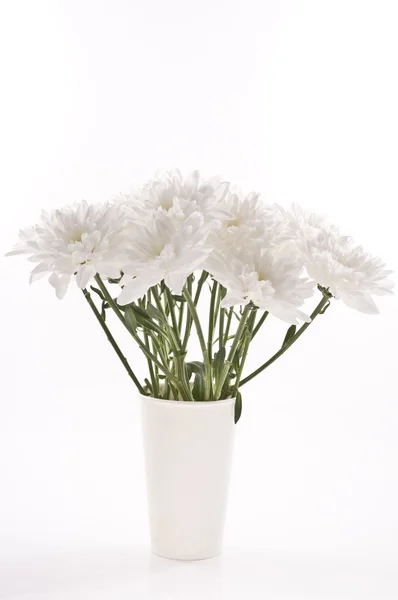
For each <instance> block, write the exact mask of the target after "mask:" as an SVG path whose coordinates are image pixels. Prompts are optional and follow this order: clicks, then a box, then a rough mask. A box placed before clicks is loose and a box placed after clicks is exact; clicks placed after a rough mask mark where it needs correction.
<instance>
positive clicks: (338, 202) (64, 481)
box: [0, 0, 398, 600]
mask: <svg viewBox="0 0 398 600" xmlns="http://www.w3.org/2000/svg"><path fill="white" fill-rule="evenodd" d="M0 22H1V24H0V28H1V32H0V45H1V50H0V55H1V61H2V71H1V83H2V92H1V95H0V102H1V114H0V118H1V154H2V155H1V165H2V169H1V170H2V176H1V182H0V185H1V202H2V209H3V210H2V217H1V220H0V228H1V237H0V240H1V253H4V252H6V251H7V250H8V249H9V248H10V247H11V246H12V245H13V243H14V242H15V241H16V238H17V232H18V228H19V227H20V226H27V225H30V224H32V223H34V222H35V220H36V218H37V216H38V214H39V211H40V209H41V208H42V207H46V208H48V207H57V206H60V205H63V204H65V203H69V202H73V201H76V200H80V199H81V198H83V197H84V198H86V199H87V200H89V201H96V200H102V199H106V198H108V197H109V196H110V195H112V194H113V193H114V192H117V191H120V190H122V189H126V188H128V186H129V185H130V184H131V183H133V182H136V181H138V182H141V181H143V180H144V179H145V178H146V177H149V176H151V175H152V174H153V172H154V171H155V170H156V169H157V168H170V167H173V166H178V167H179V168H180V169H181V170H183V171H184V172H187V171H188V170H192V169H194V168H199V169H201V170H203V172H204V173H205V174H206V175H209V176H210V175H212V174H214V173H220V174H222V176H223V177H224V178H225V179H229V180H232V181H234V182H236V183H238V184H240V185H242V186H243V188H244V189H246V190H250V189H256V190H261V191H263V193H264V198H265V199H266V200H268V201H276V202H280V203H282V204H284V205H285V206H286V205H288V204H289V203H290V202H291V201H293V200H294V201H298V202H300V203H302V204H303V205H305V206H307V207H310V208H314V209H316V210H318V211H321V212H326V213H327V214H329V216H330V217H331V219H332V220H334V221H335V222H337V223H340V224H341V225H342V226H343V229H344V230H345V231H347V233H351V234H353V235H354V236H356V238H357V239H358V241H359V242H360V243H363V244H364V245H365V246H366V247H367V248H369V250H370V251H371V252H373V253H375V254H376V255H380V256H382V257H384V259H385V260H386V261H387V263H388V266H389V267H390V268H393V269H395V270H397V268H398V261H397V242H396V219H397V215H398V212H397V197H398V180H397V173H396V171H397V160H398V142H397V139H398V117H397V114H398V111H397V107H398V78H397V57H398V36H397V30H398V5H397V3H396V2H395V0H392V1H391V2H389V1H388V0H373V1H367V0H358V1H355V0H335V1H334V2H329V1H326V0H312V1H311V0H298V1H289V0H281V1H277V0H263V1H261V0H258V1H255V0H245V1H238V0H229V1H222V0H200V1H190V0H185V1H184V0H168V1H167V2H166V1H162V0H146V1H143V0H135V1H134V0H125V1H123V0H113V1H94V0H93V1H90V0H80V1H78V0H69V1H68V0H63V1H62V0H54V1H47V2H46V1H44V0H35V1H34V2H31V1H28V0H26V1H25V2H23V1H18V0H15V1H11V0H8V1H7V0H3V2H2V3H1V15H0ZM28 268H29V265H28V264H27V263H26V262H25V261H24V259H23V258H20V259H18V258H17V259H11V258H7V259H1V281H2V284H1V286H2V293H1V296H0V303H1V306H0V315H1V321H0V339H1V343H0V351H1V359H0V368H1V380H0V381H1V406H0V485H1V492H0V506H1V514H0V525H1V528H0V531H1V539H0V554H1V558H2V567H1V572H0V597H1V598H6V599H8V598H19V597H21V598H23V599H24V600H46V599H50V600H53V599H57V600H70V599H73V600H77V599H80V598H81V599H84V600H90V599H91V598H93V599H94V598H95V600H102V599H106V600H116V599H117V600H123V599H124V598H138V599H141V598H143V599H145V598H162V599H163V598H173V599H180V598H181V599H184V600H185V599H191V598H204V597H205V598H207V599H210V600H212V599H213V598H214V599H221V598H228V599H230V598H235V597H236V598H248V599H257V598H258V599H261V600H264V599H268V598H270V599H271V598H272V599H273V598H284V599H286V598H288V599H290V598H292V599H295V600H296V599H301V598H314V599H317V600H320V599H321V600H323V599H326V598H333V599H335V598H336V599H337V598H338V599H339V600H340V599H346V598H347V599H357V598H358V599H360V600H363V599H366V598H375V599H376V598H377V599H378V600H384V599H387V598H388V599H390V598H391V599H393V598H394V599H396V598H397V597H398V573H397V571H398V510H397V507H398V470H397V459H398V436H397V431H398V403H397V400H398V398H397V339H398V318H397V314H398V310H397V309H398V307H397V302H396V299H395V298H393V299H383V298H382V299H381V301H380V303H379V304H380V308H381V315H380V316H376V317H368V316H366V315H361V314H359V313H355V312H354V311H351V310H349V309H348V308H345V307H344V306H343V305H341V304H339V303H337V302H334V303H333V306H332V307H331V308H330V309H329V310H328V311H327V313H326V314H325V315H324V316H322V317H320V318H319V320H317V322H316V323H314V325H313V326H311V328H310V330H309V331H308V332H307V333H306V335H305V336H304V337H303V338H302V339H301V340H300V342H298V343H297V345H295V347H294V348H293V349H292V350H291V351H290V352H289V353H288V354H287V355H285V356H284V357H283V358H282V359H281V360H279V361H278V362H277V363H276V364H275V365H273V366H272V368H270V369H269V370H268V371H267V372H266V373H264V374H263V376H262V377H260V378H259V379H257V380H256V381H255V382H253V383H250V384H249V385H247V387H246V388H244V389H243V390H242V391H243V392H244V393H243V398H244V408H243V415H242V419H241V421H240V423H239V426H238V436H237V446H236V453H235V464H234V472H233V480H232V486H231V494H230V505H229V514H228V522H227V529H226V537H225V552H224V555H223V556H222V557H220V558H217V559H214V560H211V561H205V562H203V563H195V564H182V563H174V562H170V561H165V560H162V559H157V558H155V557H150V555H149V550H148V531H147V522H146V500H145V487H144V479H143V464H142V451H141V438H140V423H139V410H138V402H137V400H136V398H135V392H134V389H133V387H132V385H131V383H130V381H129V380H128V378H127V376H126V375H125V373H124V371H123V369H122V367H121V366H120V364H119V363H118V360H117V358H116V356H114V355H113V353H112V350H111V348H110V347H108V344H107V342H106V340H105V339H104V338H103V337H102V336H103V334H102V332H101V330H100V328H99V327H98V326H97V324H96V323H95V322H94V320H93V317H92V315H91V313H89V311H88V307H87V306H86V303H85V302H84V300H83V298H82V297H81V294H80V293H79V292H78V290H77V289H73V290H71V292H70V293H68V295H67V297H66V298H65V300H64V301H62V302H59V301H58V300H56V298H55V295H54V293H53V290H52V289H51V288H50V287H49V286H48V284H46V283H45V282H40V283H38V284H35V285H34V286H32V287H29V286H28V283H27V279H28ZM116 330H117V327H116ZM284 331H285V329H284V327H283V324H279V323H278V322H271V323H270V324H269V325H267V328H265V329H264V332H263V335H262V336H258V340H257V343H256V346H255V348H254V349H253V351H252V357H251V360H250V362H249V367H250V366H251V367H254V366H256V365H258V364H259V363H260V361H261V362H263V361H262V360H261V359H262V357H266V356H268V355H269V354H272V351H273V350H274V349H276V348H277V347H278V344H279V343H280V340H281V338H282V336H283V335H284ZM260 338H261V339H260ZM121 340H122V344H124V347H125V349H126V352H127V353H128V354H129V356H130V357H131V358H132V359H133V360H134V361H136V362H138V361H139V360H140V359H139V357H138V356H137V352H136V350H135V349H134V348H131V347H130V346H129V348H130V350H129V349H128V347H127V345H128V344H129V341H128V340H127V339H125V338H123V337H122V338H121Z"/></svg>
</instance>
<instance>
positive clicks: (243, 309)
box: [9, 171, 392, 421]
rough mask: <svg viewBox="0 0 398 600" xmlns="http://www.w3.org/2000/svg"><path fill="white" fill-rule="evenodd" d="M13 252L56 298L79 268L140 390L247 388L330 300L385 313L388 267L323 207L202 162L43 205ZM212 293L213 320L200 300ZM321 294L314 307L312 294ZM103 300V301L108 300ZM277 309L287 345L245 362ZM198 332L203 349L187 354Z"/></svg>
mask: <svg viewBox="0 0 398 600" xmlns="http://www.w3.org/2000/svg"><path fill="white" fill-rule="evenodd" d="M20 238H21V242H20V244H18V245H17V246H16V247H15V249H14V250H13V251H12V252H10V253H9V254H19V253H25V254H29V255H30V256H29V259H28V260H30V261H31V262H33V263H37V265H36V266H35V268H34V269H33V271H32V273H31V276H30V281H35V280H36V279H38V278H40V277H42V276H45V275H47V274H48V275H49V282H50V283H51V285H52V286H53V287H54V288H55V291H56V294H57V297H58V298H63V296H64V294H65V292H66V291H67V288H68V286H69V283H70V282H71V280H72V279H74V280H75V281H76V283H77V285H78V287H79V288H80V289H81V290H82V292H83V294H84V296H85V298H86V300H87V302H88V304H89V306H90V307H91V309H92V311H93V313H94V315H95V316H96V318H97V320H98V322H99V324H100V325H101V327H102V329H103V330H104V332H105V333H106V335H107V338H108V340H109V341H110V343H111V345H112V346H113V348H114V350H115V351H116V353H117V355H118V356H119V358H120V360H121V361H122V363H123V365H124V367H125V369H126V370H127V372H128V374H129V375H130V377H131V379H132V380H133V381H134V383H135V385H136V386H137V388H138V390H139V392H140V393H141V394H142V395H147V396H151V397H154V398H164V399H174V400H177V399H179V400H186V401H211V400H220V399H225V398H236V407H235V421H237V420H238V418H239V416H240V412H241V395H240V388H241V387H242V386H243V385H244V384H245V383H247V382H248V381H250V380H251V379H252V378H253V377H255V376H256V375H258V374H259V373H261V372H262V371H263V370H264V369H266V368H267V367H268V366H269V365H271V364H272V363H273V362H274V361H275V360H276V359H277V358H278V357H279V356H281V355H282V354H283V353H284V352H285V351H286V350H287V349H288V348H290V347H291V346H292V345H293V344H294V343H295V342H296V340H297V339H298V338H299V337H300V336H301V335H302V333H303V332H304V331H305V330H306V329H307V327H309V325H310V324H311V323H312V322H313V321H314V319H315V318H316V317H317V315H319V314H323V313H324V312H325V310H326V309H327V307H328V306H329V304H330V302H331V299H332V298H336V299H341V300H342V301H343V302H344V303H345V304H347V305H348V306H349V307H351V308H356V309H357V310H360V311H362V312H365V313H376V312H377V307H376V305H375V303H374V301H373V298H372V296H373V295H383V294H390V293H392V292H391V288H392V282H391V281H390V280H389V279H388V275H389V274H390V271H387V270H385V265H384V263H383V262H382V261H381V260H379V259H378V258H373V257H372V256H370V255H369V254H367V253H365V252H364V250H363V249H362V247H361V246H356V245H355V244H354V243H353V242H352V240H351V238H349V237H346V236H343V235H342V234H341V233H340V230H339V229H338V228H337V227H335V226H331V225H329V224H328V223H327V222H326V221H325V220H324V219H323V218H321V217H319V216H317V215H314V214H307V213H305V212H304V211H302V210H301V209H300V208H299V207H298V206H293V207H292V208H291V209H290V210H284V209H283V208H282V207H280V206H278V205H267V204H264V203H263V202H261V201H260V199H259V195H258V194H256V193H251V194H249V195H247V196H243V195H242V194H241V193H240V192H239V191H238V190H234V189H232V188H231V187H230V185H229V184H228V183H226V182H223V181H221V180H220V179H218V178H213V179H209V180H203V179H201V178H200V176H199V173H198V172H197V171H194V172H193V173H192V174H190V175H189V176H188V177H187V178H185V179H184V178H183V177H182V176H181V174H180V173H179V172H178V171H173V172H170V173H166V174H165V175H163V176H158V177H155V179H154V180H152V181H150V182H149V183H147V184H146V185H145V186H144V187H143V188H141V189H140V190H138V191H137V192H134V193H130V194H120V195H119V196H117V197H116V198H114V199H113V200H112V201H110V202H108V203H105V204H101V205H97V204H95V205H94V204H87V203H86V202H81V203H80V204H77V205H74V206H70V207H66V208H64V209H60V210H54V211H51V212H44V213H43V214H42V216H41V219H40V222H39V224H38V225H35V226H34V227H32V228H31V229H27V230H23V231H21V233H20ZM207 290H208V293H209V301H208V307H209V309H208V315H207V316H206V319H205V322H203V319H202V318H201V317H200V313H199V312H198V303H199V300H200V301H201V303H202V302H203V292H204V291H207ZM314 291H317V292H318V293H319V300H318V303H317V305H316V307H315V308H314V310H313V311H312V313H311V314H310V315H307V314H305V313H304V312H303V311H302V305H303V303H304V301H305V300H307V299H308V298H309V297H310V296H312V295H313V294H314ZM98 302H99V304H98ZM110 312H113V313H114V314H115V315H116V317H117V318H118V319H119V320H120V321H121V323H122V324H123V326H124V327H125V328H126V329H127V330H128V332H129V334H130V335H131V337H132V338H133V339H134V341H135V342H136V343H137V345H138V347H139V348H140V350H141V351H142V352H143V353H144V355H145V357H146V359H147V362H148V375H147V377H145V378H143V379H142V380H140V378H139V377H138V375H137V374H136V373H135V372H134V370H133V368H132V367H131V365H130V364H129V363H128V361H127V359H126V358H125V356H124V354H123V353H122V351H121V350H120V348H119V346H118V344H117V343H116V341H115V338H114V336H113V334H112V333H111V331H110V329H109V319H108V318H107V315H109V313H110ZM268 317H277V318H278V319H281V320H282V321H284V322H285V323H287V324H288V325H289V327H288V329H287V332H286V335H285V337H284V339H283V342H282V345H281V347H280V349H279V350H278V351H277V352H276V353H275V354H274V355H273V356H271V357H270V358H268V359H267V360H266V361H264V362H263V364H261V365H260V366H259V367H258V368H257V369H256V370H255V371H254V372H252V373H249V374H244V366H245V361H246V356H247V353H248V351H249V348H250V343H251V341H252V340H253V338H254V337H255V336H256V335H257V333H258V332H259V330H260V329H261V327H262V326H263V324H264V322H265V320H266V319H267V318H268ZM192 331H195V333H196V335H197V338H198V340H199V344H200V348H201V354H202V356H201V358H200V360H195V361H188V360H187V350H188V343H189V339H190V335H191V333H192Z"/></svg>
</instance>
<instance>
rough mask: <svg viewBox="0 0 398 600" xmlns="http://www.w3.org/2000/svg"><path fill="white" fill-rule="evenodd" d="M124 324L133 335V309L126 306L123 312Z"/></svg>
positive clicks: (134, 325)
mask: <svg viewBox="0 0 398 600" xmlns="http://www.w3.org/2000/svg"><path fill="white" fill-rule="evenodd" d="M124 322H125V323H126V325H127V328H128V329H129V330H130V331H133V332H134V333H135V331H136V329H137V319H136V318H135V314H134V308H133V307H132V306H127V307H126V310H125V311H124Z"/></svg>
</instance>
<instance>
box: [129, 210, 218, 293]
mask: <svg viewBox="0 0 398 600" xmlns="http://www.w3.org/2000/svg"><path fill="white" fill-rule="evenodd" d="M208 234H209V225H208V224H206V223H205V222H204V218H203V215H202V214H201V213H199V212H194V213H191V214H190V215H189V216H188V217H187V218H186V219H185V220H184V221H181V222H180V221H176V220H175V219H174V218H173V217H172V216H171V215H170V214H168V213H165V212H162V211H160V212H155V213H153V214H152V215H151V216H150V217H148V218H147V219H146V221H145V222H141V223H140V224H138V223H137V224H136V226H135V227H134V224H133V226H132V229H131V246H130V247H129V249H128V250H127V260H126V261H125V263H124V265H123V272H124V273H125V275H124V276H123V278H122V281H121V285H123V286H124V287H123V290H122V292H121V294H120V296H119V298H118V302H119V304H121V305H124V304H129V303H130V302H133V301H134V300H137V299H138V298H141V297H142V296H143V295H144V294H145V293H146V292H147V291H148V290H149V288H151V287H152V286H154V285H156V284H158V283H160V282H161V281H162V280H164V281H165V283H166V285H167V286H168V287H169V288H170V289H171V290H172V291H173V292H174V293H175V294H181V292H182V288H183V287H184V284H185V282H186V279H187V277H188V275H190V274H191V273H192V272H193V271H195V270H196V269H198V268H199V267H200V266H201V264H202V263H203V260H204V259H205V258H206V257H207V255H208V253H209V252H210V250H211V248H210V247H209V246H207V245H206V240H207V237H208Z"/></svg>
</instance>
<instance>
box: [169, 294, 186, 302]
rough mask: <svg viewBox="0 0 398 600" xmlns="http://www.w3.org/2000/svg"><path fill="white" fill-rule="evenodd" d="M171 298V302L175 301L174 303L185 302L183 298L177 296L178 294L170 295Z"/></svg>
mask: <svg viewBox="0 0 398 600" xmlns="http://www.w3.org/2000/svg"><path fill="white" fill-rule="evenodd" d="M171 297H172V298H173V300H175V301H176V302H186V300H185V298H184V296H178V294H172V296H171Z"/></svg>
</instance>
